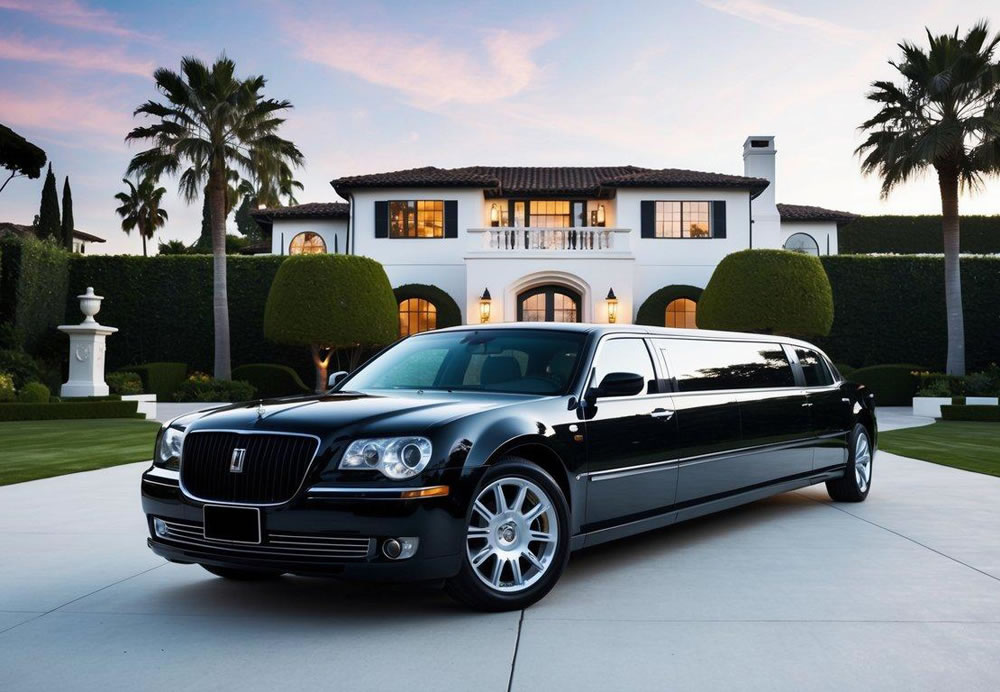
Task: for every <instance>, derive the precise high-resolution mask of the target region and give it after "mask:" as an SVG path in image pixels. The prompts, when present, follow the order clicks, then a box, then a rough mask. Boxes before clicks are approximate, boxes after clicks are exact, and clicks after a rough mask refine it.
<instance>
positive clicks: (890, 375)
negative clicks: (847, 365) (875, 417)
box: [851, 363, 927, 406]
mask: <svg viewBox="0 0 1000 692" xmlns="http://www.w3.org/2000/svg"><path fill="white" fill-rule="evenodd" d="M926 370H927V368H925V367H923V366H921V365H913V364H912V363H890V364H888V365H870V366H868V367H867V368H858V369H857V370H855V371H854V372H852V373H851V381H852V382H857V383H858V384H863V385H865V386H866V387H868V389H870V390H871V391H873V392H874V393H875V404H876V405H879V406H910V405H912V403H913V396H914V395H915V394H916V393H917V389H918V388H919V387H920V373H921V372H925V371H926Z"/></svg>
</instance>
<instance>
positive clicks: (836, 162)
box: [0, 0, 1000, 252]
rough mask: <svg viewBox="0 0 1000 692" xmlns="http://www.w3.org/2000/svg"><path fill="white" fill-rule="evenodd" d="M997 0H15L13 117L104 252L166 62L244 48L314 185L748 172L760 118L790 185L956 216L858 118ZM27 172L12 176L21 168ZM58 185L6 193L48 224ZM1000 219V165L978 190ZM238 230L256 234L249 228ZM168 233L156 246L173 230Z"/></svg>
mask: <svg viewBox="0 0 1000 692" xmlns="http://www.w3.org/2000/svg"><path fill="white" fill-rule="evenodd" d="M996 8H997V3H996V0H964V2H962V3H954V2H944V1H938V0H922V1H921V0H911V1H906V0H898V1H885V2H872V1H871V0H866V1H864V2H862V1H858V0H845V1H838V2H793V1H791V0H700V1H695V0H691V1H690V2H665V1H661V2H627V1H624V0H621V1H618V2H586V3H578V2H503V3H496V2H489V3H487V2H472V1H468V0H463V1H461V2H454V3H452V2H448V3H444V2H438V3H417V2H407V3H402V2H400V3H392V2H350V3H346V2H345V3H332V2H315V3H308V2H305V3H296V2H277V1H275V2H269V1H267V0H261V1H259V2H211V3H209V2H158V3H138V2H128V3H126V2H105V3H99V2H96V1H87V2H85V1H84V0H54V1H51V2H47V1H45V0H0V122H2V123H3V124H5V125H7V126H9V127H11V128H13V129H14V130H15V131H17V132H18V133H20V134H21V135H23V136H25V137H26V138H28V139H29V140H30V141H32V142H34V143H35V144H37V145H38V146H40V147H42V148H43V149H44V150H45V151H46V153H47V154H48V157H49V159H50V161H51V162H52V165H53V169H54V172H55V174H56V176H57V180H58V189H59V190H60V194H61V190H62V184H63V177H64V176H66V175H69V177H70V183H71V185H72V188H73V201H74V215H75V219H76V226H77V228H79V229H80V230H84V231H87V232H90V233H94V234H96V235H100V236H103V237H105V238H107V239H108V241H109V242H108V243H107V244H106V245H105V246H98V247H94V248H93V250H94V251H97V252H108V251H110V252H140V251H141V250H140V247H141V246H140V240H139V238H138V237H137V236H136V235H133V236H132V237H126V236H125V235H124V234H123V233H122V232H121V231H120V230H119V223H120V221H119V220H118V218H117V217H116V215H115V213H114V209H115V206H116V203H115V200H114V194H115V193H116V192H118V191H119V189H120V188H121V187H122V183H121V178H122V175H123V174H124V171H125V167H126V165H127V163H128V160H129V158H130V156H131V155H132V154H133V153H135V151H137V150H138V147H134V146H133V147H131V148H130V147H129V146H128V145H126V144H125V143H124V136H125V134H126V133H127V132H128V131H129V129H130V128H131V127H133V126H134V125H135V124H138V122H139V120H137V119H133V117H132V115H131V114H132V111H133V110H134V108H135V107H136V106H137V105H139V104H140V103H142V102H143V101H145V100H147V99H150V98H156V96H157V95H156V92H155V90H154V89H153V81H152V72H153V70H154V69H155V68H156V67H157V66H167V67H171V68H174V69H176V68H177V67H178V64H179V61H180V58H181V56H184V55H195V56H198V57H201V58H203V59H205V60H206V61H208V60H211V59H213V58H214V57H216V56H217V55H219V54H220V53H223V52H224V53H226V54H227V55H228V56H229V57H231V58H233V59H234V60H235V61H236V64H237V67H238V70H239V72H240V74H241V75H248V74H263V75H265V76H266V77H267V78H268V80H269V81H268V86H267V90H266V93H267V94H268V95H269V96H273V97H276V98H285V99H289V100H290V101H292V103H293V104H294V105H295V108H294V110H292V111H291V112H290V114H289V115H288V122H287V124H286V126H285V128H284V130H283V134H284V136H286V137H288V138H290V139H292V140H293V141H294V142H295V143H296V144H297V145H298V146H299V148H300V149H301V150H302V152H303V153H304V154H305V158H306V164H305V167H304V168H303V169H301V170H300V171H298V174H297V177H298V178H299V179H300V180H301V181H302V182H303V183H304V185H305V191H304V192H303V193H302V194H301V195H299V200H300V201H302V202H307V201H333V200H336V199H337V197H336V194H335V193H334V192H333V189H332V188H331V187H330V186H329V181H330V180H331V179H332V178H335V177H339V176H343V175H350V174H357V173H366V172H377V171H386V170H395V169H399V168H410V167H414V166H422V165H436V166H445V167H450V166H463V165H473V164H482V165H617V164H634V165H638V166H649V167H657V168H664V167H676V168H692V169H697V170H706V171H716V172H722V173H741V172H742V165H743V164H742V159H741V147H742V143H743V140H744V138H745V137H746V136H747V135H750V134H773V135H775V136H776V137H777V148H778V187H777V197H778V201H782V202H789V203H799V204H816V205H820V206H825V207H831V208H834V209H844V210H848V211H853V212H859V213H907V214H909V213H937V212H938V211H939V198H938V193H937V186H936V183H935V181H934V180H933V179H931V178H928V179H927V180H925V181H922V182H917V183H913V184H910V185H907V186H905V187H904V188H902V189H900V190H899V192H897V193H895V194H893V196H892V197H890V198H889V200H887V201H882V200H880V199H879V196H878V183H877V181H876V180H872V179H865V178H864V177H862V176H861V174H860V173H859V171H858V162H857V159H856V157H854V155H853V150H854V148H855V147H856V146H857V144H858V143H859V141H860V136H859V134H858V132H857V130H856V127H857V125H858V124H859V123H860V122H862V120H864V119H865V118H866V117H867V116H868V115H870V114H871V112H872V107H871V106H870V105H869V103H868V102H866V100H865V99H864V94H865V91H866V89H867V85H868V83H869V82H871V81H872V80H873V79H881V78H892V69H891V67H889V66H888V65H887V63H886V61H887V60H888V59H890V58H894V57H896V56H897V55H898V49H897V48H896V46H895V44H896V42H897V41H899V40H901V39H903V38H910V39H913V40H916V41H923V40H924V39H923V27H924V26H925V25H926V26H929V27H930V28H931V30H932V31H934V32H945V31H950V30H953V29H954V27H955V26H956V25H960V26H961V27H962V29H963V30H964V29H965V28H966V27H968V26H969V25H970V24H971V23H972V22H973V21H975V20H977V19H980V18H983V17H987V18H990V19H993V20H994V21H993V23H994V30H1000V16H994V17H989V14H988V10H990V9H993V10H994V11H995V10H996ZM4 177H6V176H4ZM162 183H163V184H164V185H165V186H166V187H167V188H168V190H169V191H170V192H169V194H168V196H167V198H166V202H165V206H166V208H167V210H168V211H169V213H170V221H169V223H168V224H167V226H166V228H165V229H163V230H162V231H161V232H160V234H159V239H161V240H166V239H180V240H183V241H184V242H191V241H193V240H194V239H195V238H196V237H197V235H198V232H199V228H200V215H201V205H200V203H197V204H194V205H191V206H188V205H186V204H185V203H184V201H183V200H181V199H180V198H179V197H178V196H177V195H176V194H175V189H176V186H175V184H174V181H172V180H164V181H162ZM41 187H42V179H38V180H27V179H24V178H20V179H16V180H14V181H12V182H11V183H10V184H9V185H8V186H7V189H6V190H4V191H3V192H2V193H0V221H14V222H17V223H30V222H31V220H32V217H33V216H34V215H35V214H36V213H37V212H38V206H39V197H40V194H41ZM962 208H963V211H964V212H966V213H989V214H996V213H1000V181H997V180H995V179H994V181H992V183H990V186H989V187H988V188H987V191H986V192H985V193H981V194H978V195H975V196H973V197H966V198H964V199H963V201H962ZM230 224H231V227H232V228H233V229H234V230H233V232H235V224H232V219H231V218H230ZM154 246H155V243H154Z"/></svg>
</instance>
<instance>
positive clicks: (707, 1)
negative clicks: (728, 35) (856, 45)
mask: <svg viewBox="0 0 1000 692" xmlns="http://www.w3.org/2000/svg"><path fill="white" fill-rule="evenodd" d="M700 1H701V4H702V5H705V6H706V7H710V8H712V9H713V10H718V11H719V12H724V13H726V14H731V15H733V16H734V17H739V18H741V19H745V20H747V21H749V22H754V23H756V24H762V25H764V26H769V27H771V28H773V29H786V28H796V29H810V30H813V31H815V32H817V33H820V34H823V35H825V36H827V37H828V38H834V39H840V40H850V39H855V40H856V39H859V38H861V37H862V36H864V35H865V32H864V31H862V30H860V29H855V28H853V27H849V26H844V25H843V24H837V23H836V22H831V21H829V20H827V19H823V18H821V17H815V16H812V15H808V14H800V13H798V12H791V11H789V10H784V9H781V8H780V7H775V6H773V5H769V4H768V3H766V2H762V1H761V0H700Z"/></svg>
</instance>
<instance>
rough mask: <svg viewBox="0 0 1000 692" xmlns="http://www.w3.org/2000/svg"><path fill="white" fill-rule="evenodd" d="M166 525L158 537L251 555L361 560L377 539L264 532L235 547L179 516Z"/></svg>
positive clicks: (165, 521) (184, 543)
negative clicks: (258, 540)
mask: <svg viewBox="0 0 1000 692" xmlns="http://www.w3.org/2000/svg"><path fill="white" fill-rule="evenodd" d="M161 520H162V521H163V523H164V524H166V526H167V535H166V536H161V535H157V537H156V538H157V540H161V541H166V542H169V543H176V544H179V545H183V546H187V547H191V548H195V549H206V548H207V549H209V550H210V552H220V553H231V554H234V555H243V556H250V557H263V558H268V559H274V558H300V559H301V558H308V559H310V560H315V559H323V558H330V559H336V560H361V559H364V558H366V557H368V556H370V555H372V554H373V553H374V549H375V539H373V538H365V537H363V536H315V535H310V534H301V533H265V534H264V542H263V543H262V544H260V545H240V546H234V545H231V544H229V543H225V542H221V543H220V542H218V541H212V540H209V539H206V538H205V535H204V531H203V530H202V524H201V523H196V522H188V521H178V520H176V519H161Z"/></svg>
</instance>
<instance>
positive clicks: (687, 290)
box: [635, 284, 702, 327]
mask: <svg viewBox="0 0 1000 692" xmlns="http://www.w3.org/2000/svg"><path fill="white" fill-rule="evenodd" d="M701 294H702V289H700V288H698V287H697V286H686V285H684V284H674V285H673V286H664V287H663V288H661V289H659V290H658V291H654V292H653V293H652V294H651V295H650V296H649V297H648V298H646V300H644V301H643V302H642V305H640V306H639V311H638V312H637V313H636V315H635V323H636V324H645V325H648V326H651V327H662V326H663V325H664V324H666V321H667V305H669V304H670V303H672V302H673V301H675V300H677V299H678V298H687V299H688V300H693V301H694V302H696V303H697V302H698V301H699V300H701ZM700 309H701V306H700V305H699V310H700Z"/></svg>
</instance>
